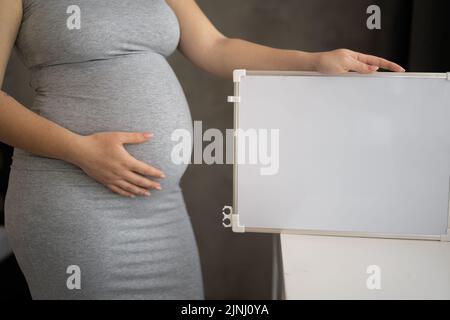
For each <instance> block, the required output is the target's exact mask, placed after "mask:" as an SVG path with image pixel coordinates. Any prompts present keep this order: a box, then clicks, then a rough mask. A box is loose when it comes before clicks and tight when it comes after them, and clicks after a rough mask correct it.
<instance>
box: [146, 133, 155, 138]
mask: <svg viewBox="0 0 450 320" xmlns="http://www.w3.org/2000/svg"><path fill="white" fill-rule="evenodd" d="M144 137H145V138H151V137H153V133H150V132H146V133H144Z"/></svg>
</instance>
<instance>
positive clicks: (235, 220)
mask: <svg viewBox="0 0 450 320" xmlns="http://www.w3.org/2000/svg"><path fill="white" fill-rule="evenodd" d="M241 76H321V77H362V78H367V77H368V78H374V77H375V78H420V79H423V78H430V79H443V80H450V73H409V72H405V73H391V72H375V73H371V74H359V73H354V72H350V73H346V74H340V75H327V74H322V73H317V72H303V71H263V70H235V71H234V99H233V104H234V108H233V109H234V129H235V134H234V139H233V140H234V141H233V213H232V222H231V223H232V229H233V231H234V232H251V233H272V234H281V233H283V234H298V235H316V236H334V237H359V238H384V239H410V240H430V241H450V181H449V212H448V213H449V214H448V231H447V235H418V234H384V233H363V232H341V231H331V230H300V229H271V228H252V227H246V226H241V225H240V224H239V212H237V197H238V193H237V177H238V166H237V159H238V158H237V148H236V146H237V131H236V129H237V128H239V119H238V113H239V105H240V87H239V83H240V77H241Z"/></svg>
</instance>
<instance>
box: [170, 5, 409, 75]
mask: <svg viewBox="0 0 450 320" xmlns="http://www.w3.org/2000/svg"><path fill="white" fill-rule="evenodd" d="M166 1H167V3H168V4H169V5H170V6H171V8H172V9H173V10H174V12H175V13H176V15H177V17H178V20H179V22H180V26H181V40H180V45H179V49H180V51H181V52H182V53H183V54H184V55H185V56H186V57H187V58H188V59H189V60H191V61H192V62H193V63H194V64H195V65H197V66H198V67H200V68H202V69H203V70H206V71H207V72H210V73H212V74H215V75H218V76H221V77H225V78H230V77H231V75H232V71H233V70H234V69H240V68H243V69H253V70H302V71H318V72H323V73H343V72H347V71H357V72H362V73H369V72H373V71H376V70H378V68H384V69H387V70H391V71H397V72H402V71H405V70H404V69H403V68H402V67H400V66H399V65H397V64H395V63H393V62H390V61H387V60H385V59H382V58H378V57H375V56H370V55H365V54H362V53H358V52H354V51H351V50H347V49H339V50H334V51H329V52H318V53H309V52H303V51H298V50H283V49H275V48H270V47H267V46H263V45H259V44H256V43H252V42H248V41H245V40H241V39H231V38H227V37H226V36H224V35H223V34H222V33H220V32H219V31H218V30H217V29H216V28H215V27H214V25H213V24H212V23H211V22H210V21H209V20H208V18H207V17H206V16H205V15H204V14H203V12H202V11H201V9H200V8H199V7H198V6H197V4H196V2H195V1H194V0H166Z"/></svg>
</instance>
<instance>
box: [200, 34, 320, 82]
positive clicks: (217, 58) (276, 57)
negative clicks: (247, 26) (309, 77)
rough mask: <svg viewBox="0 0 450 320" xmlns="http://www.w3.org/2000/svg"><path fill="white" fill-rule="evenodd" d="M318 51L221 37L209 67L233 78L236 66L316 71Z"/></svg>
mask: <svg viewBox="0 0 450 320" xmlns="http://www.w3.org/2000/svg"><path fill="white" fill-rule="evenodd" d="M316 63H317V53H310V52H303V51H298V50H286V49H276V48H271V47H267V46H263V45H260V44H256V43H253V42H249V41H246V40H242V39H235V38H222V39H220V40H218V41H217V43H216V45H215V46H214V49H213V51H212V52H211V56H210V63H209V65H208V66H205V67H206V69H207V70H208V71H209V72H211V73H213V74H215V75H218V76H221V77H224V78H229V77H230V76H231V75H232V71H233V70H234V69H241V68H242V69H253V70H279V71H283V70H302V71H315V70H316Z"/></svg>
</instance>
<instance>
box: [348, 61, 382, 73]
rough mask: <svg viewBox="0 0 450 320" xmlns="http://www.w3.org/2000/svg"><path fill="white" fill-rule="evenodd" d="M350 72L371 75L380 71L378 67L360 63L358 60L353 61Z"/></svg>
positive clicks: (349, 67)
mask: <svg viewBox="0 0 450 320" xmlns="http://www.w3.org/2000/svg"><path fill="white" fill-rule="evenodd" d="M348 69H349V71H356V72H359V73H371V72H374V71H377V70H378V67H377V66H372V65H368V64H366V63H363V62H360V61H358V60H355V59H353V60H352V61H351V62H350V64H349V66H348Z"/></svg>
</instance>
